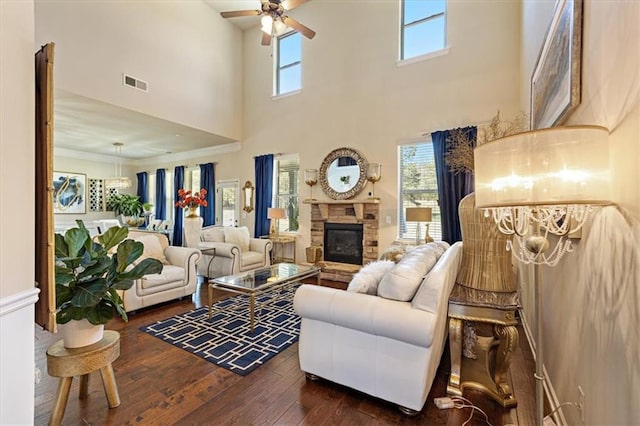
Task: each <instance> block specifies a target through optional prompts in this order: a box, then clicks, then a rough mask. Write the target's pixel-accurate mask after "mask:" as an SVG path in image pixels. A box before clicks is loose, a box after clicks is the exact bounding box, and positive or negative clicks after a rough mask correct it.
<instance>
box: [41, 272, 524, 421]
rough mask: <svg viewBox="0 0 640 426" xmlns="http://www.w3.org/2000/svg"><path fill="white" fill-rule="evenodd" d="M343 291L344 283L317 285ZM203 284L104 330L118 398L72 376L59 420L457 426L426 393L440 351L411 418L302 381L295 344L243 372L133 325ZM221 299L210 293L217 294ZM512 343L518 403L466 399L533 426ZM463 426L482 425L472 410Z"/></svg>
mask: <svg viewBox="0 0 640 426" xmlns="http://www.w3.org/2000/svg"><path fill="white" fill-rule="evenodd" d="M323 285H330V286H333V287H342V288H344V287H345V286H346V285H345V284H342V283H332V282H323ZM206 294H207V289H206V286H205V285H199V286H198V290H197V292H196V294H195V295H194V297H193V299H189V298H185V299H184V300H181V301H174V302H169V303H165V304H163V305H160V306H156V307H151V308H148V309H144V310H141V311H139V312H137V313H136V314H134V315H131V316H130V318H129V322H128V323H125V322H123V321H121V320H113V321H111V322H110V323H109V324H108V325H107V326H106V328H107V329H110V330H116V331H118V332H120V337H121V341H120V350H121V354H120V357H119V358H118V360H117V361H115V363H114V364H113V367H114V371H115V375H116V380H117V383H118V389H119V393H120V399H121V401H122V402H121V404H120V406H119V407H117V408H114V409H109V407H108V405H107V400H106V398H105V395H104V390H103V388H102V381H101V379H100V375H99V374H98V373H93V374H92V375H91V378H90V380H89V395H88V397H87V398H85V399H82V400H80V399H78V384H79V380H74V381H73V386H72V388H71V394H70V396H69V402H68V403H67V409H66V412H65V416H64V424H65V425H129V424H144V425H169V424H181V425H221V424H225V425H226V424H238V425H258V424H259V425H272V424H278V425H298V424H307V425H321V424H322V425H397V424H403V425H405V424H406V425H411V424H415V425H449V426H453V425H456V426H457V425H461V424H463V423H464V422H465V421H466V420H467V418H468V417H469V415H470V410H469V409H450V410H439V409H438V408H437V407H436V406H435V405H434V403H433V399H434V398H436V397H440V396H445V395H446V385H447V380H448V370H449V356H448V348H445V354H444V356H443V357H442V362H441V364H440V367H439V369H438V372H437V375H436V378H435V380H434V383H433V386H432V388H431V392H430V394H429V397H428V398H427V402H426V404H425V406H424V408H423V410H422V412H420V413H419V415H417V416H415V417H407V416H405V415H403V414H401V413H400V412H399V411H398V409H397V407H396V406H394V405H393V404H390V403H387V402H384V401H381V400H378V399H375V398H372V397H370V396H368V395H365V394H362V393H360V392H357V391H354V390H352V389H348V388H345V387H343V386H339V385H336V384H333V383H330V382H327V381H325V380H319V381H311V380H307V379H306V378H305V375H304V373H303V372H302V371H300V367H299V364H298V352H297V351H298V345H297V343H296V344H294V345H292V346H291V347H289V348H288V349H286V350H285V351H283V352H282V353H281V354H279V355H277V356H276V357H274V358H272V359H271V360H270V361H268V362H267V363H266V364H265V365H263V366H261V367H259V368H258V369H257V370H255V371H254V372H252V373H251V374H249V375H248V376H246V377H242V376H239V375H236V374H234V373H232V372H230V371H227V370H225V369H223V368H221V367H217V366H215V365H214V364H211V363H209V362H207V361H205V360H203V359H201V358H199V357H197V356H195V355H193V354H190V353H188V352H186V351H183V350H181V349H178V348H176V347H174V346H172V345H169V344H167V343H164V342H162V341H161V340H160V339H157V338H155V337H152V336H150V335H148V334H146V333H143V332H142V331H140V330H139V328H140V327H142V326H145V325H148V324H150V323H152V322H154V321H157V320H161V319H165V318H168V317H170V316H173V315H176V314H179V313H183V312H187V311H189V310H191V309H194V308H195V307H200V306H202V305H203V304H206ZM223 297H226V295H225V294H223V293H217V294H216V298H217V299H220V298H223ZM520 336H521V337H520V345H519V348H518V350H517V351H516V352H515V353H514V355H513V359H512V362H511V375H512V380H513V386H514V392H515V394H516V398H517V399H518V407H517V408H515V409H504V408H502V407H501V406H499V405H498V404H496V403H494V402H493V401H492V400H491V399H489V398H488V397H486V396H484V395H483V394H481V393H478V392H471V391H469V392H465V395H464V396H465V397H467V398H469V399H470V400H472V401H473V403H474V404H475V405H477V406H478V407H480V408H481V409H482V410H484V411H485V412H486V413H487V415H488V416H489V422H490V423H491V424H492V425H493V426H500V425H510V424H514V425H515V424H519V425H532V424H534V423H535V422H534V416H535V391H534V386H535V385H534V383H533V371H534V369H535V365H534V361H533V357H532V355H531V352H530V350H529V346H528V343H527V341H526V338H525V337H524V333H523V332H522V329H521V328H520ZM58 339H59V337H58V336H56V335H53V334H51V333H49V332H47V331H43V330H41V329H40V328H39V327H38V326H36V332H35V340H36V341H35V358H36V366H37V367H38V368H39V369H40V370H41V371H42V380H41V381H40V383H38V384H36V385H35V401H34V403H35V419H34V423H35V424H36V425H45V424H47V422H48V420H49V416H50V414H51V410H52V408H53V403H54V399H55V396H56V392H57V385H58V379H57V378H54V377H50V376H49V375H48V374H47V365H46V350H47V347H48V346H49V345H51V344H53V343H54V342H56V341H57V340H58ZM468 424H469V425H484V424H486V423H485V422H484V417H483V416H482V415H480V414H475V415H474V417H473V419H472V421H470V422H469V423H468Z"/></svg>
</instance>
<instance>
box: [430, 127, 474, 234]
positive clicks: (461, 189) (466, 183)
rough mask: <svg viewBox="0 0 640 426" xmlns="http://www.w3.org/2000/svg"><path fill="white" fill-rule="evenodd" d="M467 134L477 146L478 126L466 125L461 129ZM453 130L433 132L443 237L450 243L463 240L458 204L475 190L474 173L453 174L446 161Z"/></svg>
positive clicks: (432, 138)
mask: <svg viewBox="0 0 640 426" xmlns="http://www.w3.org/2000/svg"><path fill="white" fill-rule="evenodd" d="M460 130H462V131H463V132H465V133H466V134H467V137H468V138H469V139H470V140H472V141H473V145H474V146H475V142H476V135H477V128H476V127H465V128H463V129H460ZM450 137H451V130H443V131H439V132H433V133H431V140H432V141H433V155H434V157H435V163H436V180H437V182H438V198H439V200H438V204H439V205H440V218H441V225H442V239H443V240H444V241H446V242H448V243H450V244H453V243H455V242H456V241H462V231H461V230H460V215H459V214H458V204H460V200H462V199H463V198H464V197H465V196H466V195H467V194H469V193H471V192H473V185H474V181H473V174H472V173H458V174H453V173H451V172H450V171H449V167H448V166H447V164H446V162H445V155H446V153H447V147H448V144H449V143H450Z"/></svg>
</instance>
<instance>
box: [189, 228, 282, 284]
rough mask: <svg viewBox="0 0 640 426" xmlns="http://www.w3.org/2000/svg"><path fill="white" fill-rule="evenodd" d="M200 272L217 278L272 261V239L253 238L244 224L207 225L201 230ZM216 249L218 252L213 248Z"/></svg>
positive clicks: (260, 266) (255, 267) (262, 265)
mask: <svg viewBox="0 0 640 426" xmlns="http://www.w3.org/2000/svg"><path fill="white" fill-rule="evenodd" d="M198 248H199V249H200V250H203V253H202V259H200V261H199V262H198V274H200V275H202V276H205V277H208V278H217V277H222V276H226V275H232V274H237V273H240V272H244V271H250V270H253V269H257V268H263V267H265V266H269V265H271V249H272V243H271V240H268V239H261V238H251V236H250V234H249V229H248V228H247V227H245V226H242V227H239V228H234V227H226V226H225V227H223V226H207V227H204V228H203V229H202V232H201V234H200V243H199V245H198ZM207 249H215V255H212V253H211V251H210V250H207Z"/></svg>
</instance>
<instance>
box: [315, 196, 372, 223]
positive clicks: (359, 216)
mask: <svg viewBox="0 0 640 426" xmlns="http://www.w3.org/2000/svg"><path fill="white" fill-rule="evenodd" d="M303 202H304V204H315V205H317V206H318V209H320V214H321V215H322V219H324V220H327V219H329V206H332V205H337V204H341V205H345V204H350V205H351V206H353V210H354V211H355V213H356V220H358V221H362V220H363V219H364V206H365V205H366V204H380V200H375V199H372V200H304V201H303Z"/></svg>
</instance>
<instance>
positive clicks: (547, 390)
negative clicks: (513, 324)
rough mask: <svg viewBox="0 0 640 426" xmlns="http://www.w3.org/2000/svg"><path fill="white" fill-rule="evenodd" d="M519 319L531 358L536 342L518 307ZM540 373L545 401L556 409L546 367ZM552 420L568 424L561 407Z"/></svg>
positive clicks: (556, 396) (561, 424)
mask: <svg viewBox="0 0 640 426" xmlns="http://www.w3.org/2000/svg"><path fill="white" fill-rule="evenodd" d="M519 313H520V320H521V321H522V328H523V329H524V334H525V336H526V337H527V342H529V347H530V348H531V353H532V354H533V358H534V359H535V358H536V342H535V339H534V338H533V333H532V332H531V328H530V327H529V323H528V322H527V317H526V315H525V314H524V312H523V310H522V309H519ZM542 375H543V376H544V394H545V395H546V396H547V402H548V403H549V407H551V410H552V411H553V410H556V409H557V408H558V406H559V405H560V401H558V395H556V391H555V389H554V388H553V384H552V383H551V379H550V378H549V374H547V368H546V367H545V366H544V365H542ZM553 420H554V421H555V422H556V425H559V426H568V425H567V420H566V419H565V418H564V413H563V412H562V408H560V409H558V410H557V411H556V412H555V414H554V415H553Z"/></svg>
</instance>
